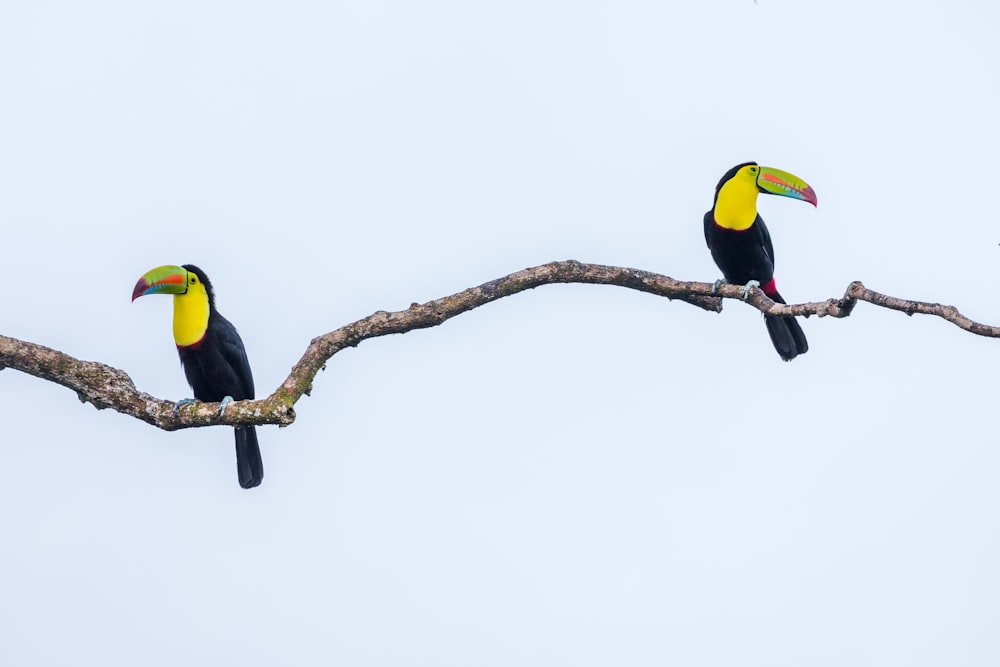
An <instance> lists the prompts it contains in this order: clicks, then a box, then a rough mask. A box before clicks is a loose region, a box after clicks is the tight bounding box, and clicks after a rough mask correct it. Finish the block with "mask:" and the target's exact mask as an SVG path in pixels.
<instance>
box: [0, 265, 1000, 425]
mask: <svg viewBox="0 0 1000 667" xmlns="http://www.w3.org/2000/svg"><path fill="white" fill-rule="evenodd" d="M555 283H585V284H593V285H617V286H619V287H627V288H629V289H634V290H639V291H640V292H648V293H650V294H655V295H657V296H663V297H667V298H668V299H678V300H681V301H685V302H687V303H690V304H692V305H695V306H698V307H699V308H703V309H705V310H710V311H713V312H720V311H721V310H722V300H723V299H742V297H743V287H742V286H739V285H722V286H720V287H719V289H718V291H717V292H715V291H713V284H712V283H700V282H684V281H680V280H674V279H673V278H670V277H668V276H663V275H660V274H657V273H650V272H648V271H640V270H638V269H629V268H623V267H617V266H602V265H599V264H584V263H582V262H577V261H573V260H569V261H565V262H550V263H548V264H543V265H542V266H536V267H533V268H530V269H524V270H523V271H517V272H516V273H512V274H510V275H508V276H504V277H502V278H498V279H496V280H492V281H490V282H488V283H484V284H482V285H479V286H478V287H471V288H469V289H467V290H464V291H462V292H459V293H457V294H452V295H451V296H446V297H443V298H440V299H435V300H434V301H428V302H427V303H422V304H417V303H414V304H412V305H411V306H410V307H409V308H407V309H406V310H401V311H396V312H387V311H384V310H380V311H378V312H376V313H373V314H371V315H369V316H368V317H365V318H363V319H360V320H358V321H357V322H353V323H351V324H347V325H345V326H342V327H340V328H339V329H336V330H334V331H331V332H329V333H326V334H323V335H322V336H319V337H317V338H314V339H313V340H312V342H310V343H309V347H308V348H307V349H306V351H305V354H303V355H302V358H301V359H299V361H298V363H296V364H295V366H294V367H293V368H292V371H291V373H289V375H288V378H287V379H286V380H285V381H284V382H282V383H281V386H279V387H278V388H277V389H276V390H275V392H274V393H273V394H271V395H270V396H268V397H267V398H265V399H260V400H256V401H238V402H235V403H232V404H231V405H230V406H229V407H228V408H227V409H226V412H225V414H224V415H220V414H219V411H218V408H219V405H218V404H217V403H195V404H192V405H187V406H184V407H182V408H181V409H180V410H178V411H176V412H175V411H174V406H173V403H172V402H170V401H166V400H163V399H159V398H155V397H153V396H150V395H149V394H146V393H144V392H141V391H139V390H138V389H136V387H135V384H134V383H133V382H132V379H131V378H130V377H129V376H128V375H127V374H126V373H125V372H124V371H121V370H119V369H117V368H113V367H111V366H107V365H105V364H102V363H99V362H96V361H81V360H80V359H76V358H74V357H71V356H69V355H68V354H65V353H63V352H59V351H58V350H53V349H51V348H47V347H44V346H42V345H38V344H35V343H29V342H26V341H22V340H18V339H16V338H8V337H6V336H0V370H2V369H3V368H5V367H10V368H14V369H17V370H19V371H23V372H25V373H28V374H29V375H34V376H36V377H39V378H42V379H43V380H49V381H51V382H55V383H58V384H61V385H62V386H64V387H67V388H69V389H72V390H73V391H75V392H76V393H77V396H79V397H80V400H81V401H84V402H87V403H92V404H93V405H94V406H95V407H97V408H98V409H104V408H112V409H113V410H116V411H118V412H121V413H122V414H126V415H131V416H133V417H135V418H137V419H141V420H142V421H144V422H147V423H149V424H152V425H154V426H157V427H159V428H162V429H165V430H168V431H172V430H176V429H181V428H190V427H195V426H210V425H216V424H230V425H234V424H243V425H249V424H257V425H260V424H277V425H279V426H287V425H288V424H291V423H292V422H293V421H295V410H294V408H293V406H294V405H295V403H296V402H297V401H298V400H299V399H300V398H302V396H303V394H308V393H309V392H310V390H311V389H312V382H313V378H315V377H316V374H317V373H318V372H319V371H320V370H321V369H322V368H323V367H324V365H325V364H326V362H327V361H328V360H329V359H330V357H332V356H333V355H335V354H337V353H338V352H340V351H341V350H343V349H344V348H348V347H355V346H357V345H358V344H359V343H361V342H362V341H364V340H367V339H369V338H377V337H379V336H387V335H389V334H397V333H405V332H407V331H413V330H415V329H426V328H428V327H434V326H437V325H439V324H442V323H443V322H445V321H446V320H449V319H451V318H452V317H455V316H456V315H461V314H462V313H464V312H467V311H469V310H472V309H473V308H478V307H479V306H483V305H485V304H487V303H490V302H491V301H496V300H497V299H502V298H503V297H506V296H511V295H513V294H517V293H518V292H523V291H525V290H528V289H533V288H535V287H539V286H541V285H551V284H555ZM858 301H866V302H868V303H871V304H874V305H876V306H880V307H882V308H889V309H891V310H898V311H901V312H904V313H906V314H907V315H913V314H915V313H920V314H923V315H936V316H937V317H941V318H943V319H945V320H947V321H949V322H951V323H953V324H955V325H956V326H958V327H959V328H961V329H964V330H966V331H969V332H971V333H974V334H976V335H979V336H988V337H991V338H1000V327H995V326H989V325H986V324H981V323H979V322H975V321H973V320H971V319H969V318H968V317H966V316H964V315H962V314H961V313H960V312H958V309H956V308H955V307H954V306H947V305H942V304H939V303H926V302H923V301H911V300H909V299H900V298H898V297H894V296H888V295H885V294H880V293H879V292H876V291H874V290H870V289H868V288H867V287H865V286H864V285H862V284H861V283H860V282H853V283H851V284H850V285H848V287H847V291H846V292H844V296H842V297H841V298H839V299H827V300H826V301H817V302H813V303H800V304H788V305H784V304H777V303H775V302H773V301H771V300H770V299H769V298H768V297H767V296H766V295H765V294H764V292H762V291H761V290H760V289H753V290H752V291H751V292H750V295H749V298H748V299H747V303H748V304H750V305H751V306H753V307H754V308H756V309H757V310H759V311H761V312H762V313H768V314H772V315H796V316H804V317H808V316H810V315H818V316H820V317H824V316H827V315H829V316H831V317H847V316H848V315H850V314H851V312H852V311H853V310H854V306H855V305H856V304H857V303H858Z"/></svg>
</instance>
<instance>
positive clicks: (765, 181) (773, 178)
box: [757, 167, 816, 206]
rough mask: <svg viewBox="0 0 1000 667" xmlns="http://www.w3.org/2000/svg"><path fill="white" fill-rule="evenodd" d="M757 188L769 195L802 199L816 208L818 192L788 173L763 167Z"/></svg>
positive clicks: (758, 177) (759, 174)
mask: <svg viewBox="0 0 1000 667" xmlns="http://www.w3.org/2000/svg"><path fill="white" fill-rule="evenodd" d="M757 187H758V188H759V189H760V191H761V192H765V193H767V194H769V195H780V196H782V197H791V198H792V199H800V200H802V201H807V202H809V203H810V204H812V205H813V206H816V191H815V190H813V189H812V188H811V187H809V184H808V183H806V182H805V181H803V180H802V179H801V178H799V177H798V176H796V175H795V174H790V173H788V172H787V171H782V170H780V169H773V168H771V167H761V168H760V171H759V172H758V173H757Z"/></svg>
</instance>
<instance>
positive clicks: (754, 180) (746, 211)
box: [705, 162, 816, 361]
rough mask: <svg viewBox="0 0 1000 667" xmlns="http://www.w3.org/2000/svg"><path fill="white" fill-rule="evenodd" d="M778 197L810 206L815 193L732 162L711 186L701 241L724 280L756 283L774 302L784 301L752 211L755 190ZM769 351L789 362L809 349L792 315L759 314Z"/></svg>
mask: <svg viewBox="0 0 1000 667" xmlns="http://www.w3.org/2000/svg"><path fill="white" fill-rule="evenodd" d="M761 192H763V193H764V194H769V195H781V196H782V197H792V198H793V199H799V200H802V201H806V202H809V203H810V204H812V205H813V206H816V193H815V192H814V191H813V189H812V188H811V187H809V185H808V184H807V183H806V182H805V181H803V180H802V179H801V178H799V177H797V176H794V175H793V174H790V173H788V172H787V171H781V170H780V169H773V168H771V167H761V166H760V165H758V164H757V163H756V162H744V163H743V164H738V165H736V166H735V167H733V168H732V169H730V170H729V171H727V172H726V173H725V174H724V175H723V176H722V180H720V181H719V184H718V185H717V186H716V187H715V203H714V204H713V205H712V210H710V211H708V212H707V213H705V242H706V243H707V244H708V248H709V250H711V251H712V259H714V260H715V264H716V265H717V266H718V267H719V268H720V269H721V270H722V275H723V276H725V278H726V282H728V283H732V284H736V285H746V287H745V288H744V290H743V298H744V299H745V298H747V296H748V295H749V293H750V289H751V288H752V287H760V288H761V289H762V290H764V294H766V295H767V296H769V297H770V298H771V299H772V300H773V301H775V302H777V303H785V300H784V299H782V298H781V294H779V293H778V288H777V287H776V286H775V283H774V246H773V245H772V244H771V234H770V233H769V232H768V231H767V226H766V225H765V224H764V220H763V219H762V218H761V217H760V214H759V213H757V194H758V193H761ZM764 322H765V324H766V325H767V333H768V334H769V335H770V336H771V342H772V343H774V349H775V350H777V351H778V354H779V355H780V356H781V358H782V359H784V360H785V361H791V360H792V359H794V358H795V357H797V356H798V355H800V354H805V353H806V351H808V349H809V344H808V343H807V342H806V336H805V334H804V333H803V332H802V327H800V326H799V323H798V322H797V321H796V319H795V318H794V317H780V316H777V315H765V316H764Z"/></svg>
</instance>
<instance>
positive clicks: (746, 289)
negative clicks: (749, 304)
mask: <svg viewBox="0 0 1000 667" xmlns="http://www.w3.org/2000/svg"><path fill="white" fill-rule="evenodd" d="M754 287H760V283H759V282H757V281H756V280H751V281H749V282H748V283H747V284H746V285H744V286H743V300H744V301H746V300H747V299H749V298H750V290H752V289H753V288H754Z"/></svg>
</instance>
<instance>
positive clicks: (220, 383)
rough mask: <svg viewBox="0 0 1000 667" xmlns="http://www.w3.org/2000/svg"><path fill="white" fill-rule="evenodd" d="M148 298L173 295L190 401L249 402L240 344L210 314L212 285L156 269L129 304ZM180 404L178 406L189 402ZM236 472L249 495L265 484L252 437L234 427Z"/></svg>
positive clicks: (183, 270)
mask: <svg viewBox="0 0 1000 667" xmlns="http://www.w3.org/2000/svg"><path fill="white" fill-rule="evenodd" d="M147 294H173V295H174V342H175V343H176V344H177V352H178V353H179V354H180V357H181V365H183V366H184V374H185V375H186V376H187V381H188V384H190V385H191V389H193V390H194V397H195V398H196V399H198V400H199V401H204V402H206V403H219V402H221V403H222V404H223V405H222V410H225V409H226V405H227V404H228V403H229V402H230V401H234V400H236V401H242V400H245V399H252V398H253V397H254V392H253V374H252V373H251V372H250V362H249V361H248V360H247V353H246V350H245V349H244V348H243V341H242V340H241V339H240V335H239V333H237V331H236V327H234V326H233V325H232V324H231V323H230V322H229V320H227V319H226V318H224V317H223V316H222V315H220V314H219V311H218V310H216V308H215V294H214V293H213V292H212V283H211V282H209V280H208V276H206V275H205V272H204V271H202V270H201V269H199V268H198V267H197V266H192V265H191V264H185V265H184V266H160V267H157V268H155V269H152V270H151V271H149V272H147V273H146V275H144V276H143V277H142V278H139V282H137V283H136V284H135V289H133V290H132V301H135V300H136V299H138V298H139V297H140V296H145V295H147ZM189 400H190V399H188V400H185V401H179V402H178V406H179V405H181V404H182V403H185V402H188V401H189ZM236 471H237V474H238V475H239V480H240V486H242V487H243V488H244V489H251V488H253V487H255V486H257V485H258V484H260V482H261V480H262V479H264V464H263V462H262V461H261V458H260V446H259V445H258V444H257V432H256V430H254V427H253V426H237V427H236Z"/></svg>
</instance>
